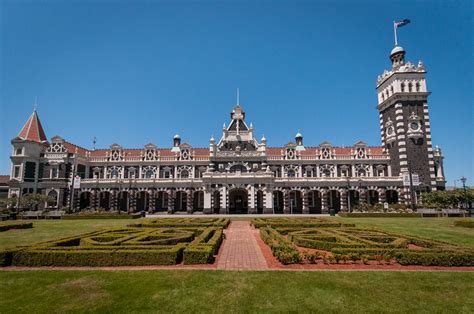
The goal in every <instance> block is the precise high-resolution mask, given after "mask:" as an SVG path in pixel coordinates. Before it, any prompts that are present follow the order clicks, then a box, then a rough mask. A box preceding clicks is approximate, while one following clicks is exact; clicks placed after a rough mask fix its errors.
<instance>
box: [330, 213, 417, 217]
mask: <svg viewBox="0 0 474 314" xmlns="http://www.w3.org/2000/svg"><path fill="white" fill-rule="evenodd" d="M338 216H340V217H345V218H390V217H397V218H400V217H404V218H421V217H423V214H422V213H338Z"/></svg>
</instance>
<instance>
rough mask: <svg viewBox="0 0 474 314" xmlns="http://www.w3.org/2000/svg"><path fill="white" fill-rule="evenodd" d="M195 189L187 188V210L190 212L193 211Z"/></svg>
mask: <svg viewBox="0 0 474 314" xmlns="http://www.w3.org/2000/svg"><path fill="white" fill-rule="evenodd" d="M193 200H194V199H193V190H191V189H187V190H186V212H187V213H188V214H192V213H193Z"/></svg>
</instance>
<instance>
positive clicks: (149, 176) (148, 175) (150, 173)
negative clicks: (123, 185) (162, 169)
mask: <svg viewBox="0 0 474 314" xmlns="http://www.w3.org/2000/svg"><path fill="white" fill-rule="evenodd" d="M154 177H155V173H154V172H153V170H151V169H149V170H147V171H146V172H145V179H152V178H154Z"/></svg>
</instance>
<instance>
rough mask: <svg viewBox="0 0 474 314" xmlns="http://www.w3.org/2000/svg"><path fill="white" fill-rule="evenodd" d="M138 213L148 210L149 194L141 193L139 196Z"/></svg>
mask: <svg viewBox="0 0 474 314" xmlns="http://www.w3.org/2000/svg"><path fill="white" fill-rule="evenodd" d="M136 204H137V207H136V208H137V211H139V212H142V211H146V210H147V208H148V192H147V191H140V192H139V193H138V194H137V203H136Z"/></svg>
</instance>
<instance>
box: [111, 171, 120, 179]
mask: <svg viewBox="0 0 474 314" xmlns="http://www.w3.org/2000/svg"><path fill="white" fill-rule="evenodd" d="M118 176H119V172H118V170H117V169H112V170H111V171H110V177H111V178H112V179H117V178H118Z"/></svg>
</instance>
